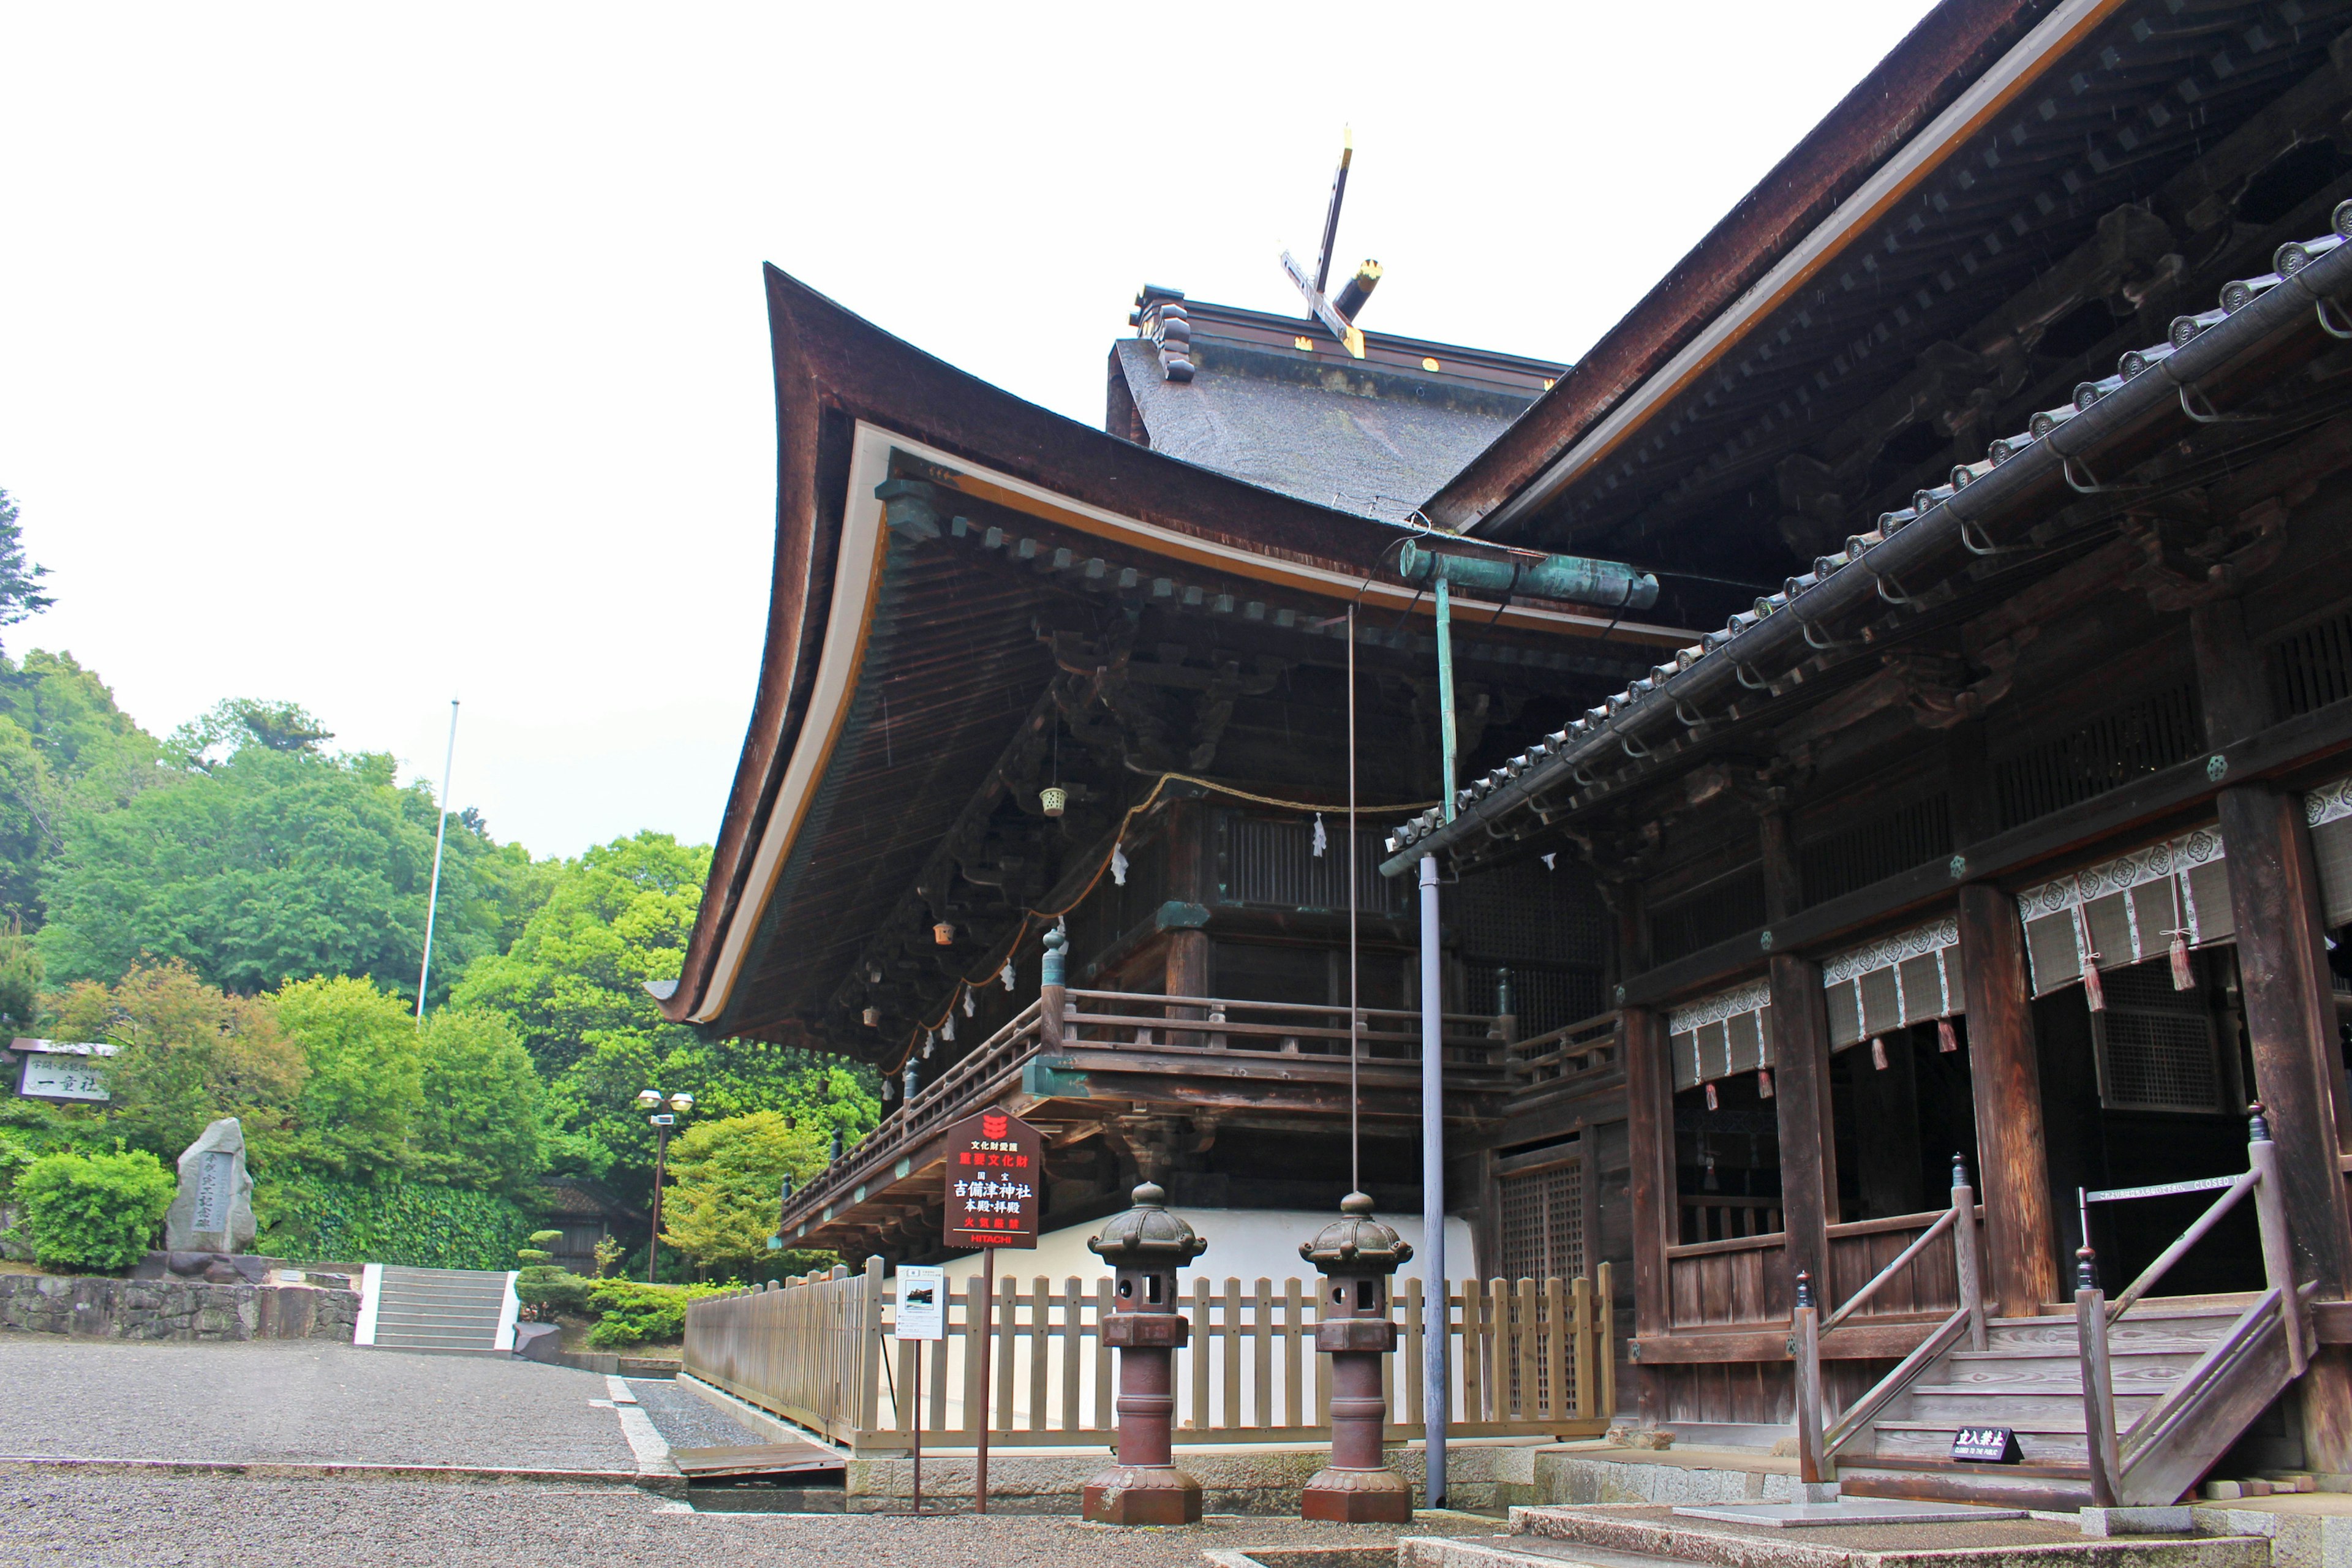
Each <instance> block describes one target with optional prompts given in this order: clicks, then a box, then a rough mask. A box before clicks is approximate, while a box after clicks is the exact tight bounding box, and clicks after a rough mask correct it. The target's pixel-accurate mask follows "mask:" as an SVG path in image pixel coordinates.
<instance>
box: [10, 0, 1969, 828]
mask: <svg viewBox="0 0 2352 1568" xmlns="http://www.w3.org/2000/svg"><path fill="white" fill-rule="evenodd" d="M1278 9H1279V8H1278V7H1277V8H1276V9H1269V8H1267V7H1266V6H1265V5H1245V6H1244V5H1185V6H1180V7H1173V8H1171V7H1167V6H1137V7H1114V6H1109V5H1089V6H1070V7H1047V6H1042V5H1012V6H1005V5H995V6H977V5H961V6H945V5H936V6H935V5H908V4H900V5H888V6H884V5H872V4H868V5H858V6H850V5H843V6H826V7H822V8H819V7H814V6H800V5H759V6H751V5H744V6H724V5H690V6H689V5H670V6H639V7H627V8H622V7H614V6H599V5H561V6H558V5H536V6H534V5H479V4H476V5H464V6H446V5H401V6H396V7H395V6H374V7H359V6H321V5H300V6H295V5H282V6H272V5H205V6H184V5H168V6H166V5H151V6H140V5H102V6H101V5H37V4H30V3H20V4H16V5H6V6H5V7H0V59H5V60H6V61H7V63H8V67H7V73H6V74H7V85H6V88H5V91H0V488H5V489H8V490H9V491H11V492H12V493H13V494H15V496H16V498H17V500H19V502H20V503H21V504H22V506H23V509H24V523H25V528H26V537H27V539H28V542H29V543H30V545H31V548H32V552H33V554H34V558H35V559H36V560H37V561H40V562H42V563H46V564H47V565H48V566H49V567H50V568H51V570H52V576H51V579H50V585H51V587H52V588H53V589H54V590H55V591H56V593H57V595H58V599H59V601H60V603H59V605H58V608H56V609H55V610H53V611H51V612H49V613H48V614H47V616H43V617H41V618H39V619H38V620H36V621H34V622H32V623H30V624H28V625H26V626H17V627H15V628H12V629H10V630H9V631H8V632H7V633H5V634H0V635H5V643H6V647H8V649H9V651H10V652H11V653H20V652H22V651H23V650H24V649H26V648H28V647H52V648H57V647H63V648H68V649H70V650H71V651H72V652H73V653H74V654H75V655H77V656H78V657H79V658H81V659H82V660H83V661H84V662H85V663H87V664H89V665H91V666H92V667H94V668H97V669H98V670H99V671H100V673H101V674H102V675H103V676H104V677H105V678H106V679H108V680H109V681H110V683H111V684H112V685H113V687H114V689H115V692H116V695H117V697H118V699H119V700H121V702H122V704H123V705H124V706H125V707H126V708H127V709H129V710H130V711H131V713H132V714H133V715H135V716H136V717H137V718H138V719H139V720H140V721H141V722H142V723H144V724H145V725H146V726H147V727H148V728H150V729H151V730H154V731H158V732H162V731H166V730H169V729H170V728H171V727H172V726H173V725H175V724H177V723H179V722H181V721H184V720H185V719H187V718H188V717H190V716H191V715H193V714H194V713H196V712H198V711H200V710H203V709H205V708H206V707H208V706H210V705H211V704H212V703H213V702H214V701H215V700H218V699H220V698H223V697H227V696H249V697H259V698H268V699H285V700H294V701H298V702H300V703H302V704H303V705H304V706H306V707H308V708H310V709H311V710H313V711H315V712H317V713H319V714H320V715H321V716H322V717H323V718H324V719H325V720H326V721H328V724H329V727H330V728H331V729H333V730H334V731H336V732H337V735H338V742H337V743H338V744H341V745H343V746H348V747H352V748H355V749H367V750H382V751H391V752H395V753H397V754H398V755H399V756H400V757H401V758H402V759H403V761H404V763H405V764H407V766H408V767H409V768H410V769H411V770H412V771H417V770H421V771H422V772H424V773H426V774H427V775H432V774H436V773H437V772H438V769H439V766H440V761H441V747H442V740H443V731H444V726H445V725H446V721H447V716H448V700H449V699H450V697H451V696H453V695H454V696H457V697H461V698H462V699H464V700H465V704H466V707H465V719H464V724H463V727H462V729H461V730H460V731H459V736H458V750H457V783H456V787H455V789H454V790H453V792H452V795H453V798H454V799H455V800H456V801H457V803H458V804H460V805H468V804H470V805H478V806H480V807H481V808H482V809H483V810H484V811H485V812H486V813H487V814H488V818H489V822H490V826H491V830H492V832H493V833H495V834H497V835H498V836H499V837H501V838H520V839H521V840H522V841H523V842H524V843H525V844H527V845H529V846H530V848H531V850H532V851H533V852H534V853H535V854H547V853H551V852H554V853H564V854H573V853H577V852H578V851H579V850H580V849H581V848H583V847H585V846H587V845H588V844H591V843H593V842H597V841H601V840H604V839H607V838H611V837H616V836H618V835H621V834H625V833H629V832H634V831H635V830H636V829H637V828H639V827H642V826H653V827H658V828H663V829H666V830H667V831H670V832H673V833H676V834H677V835H679V836H680V837H685V838H688V839H693V840H708V839H709V838H710V837H712V836H713V835H714V834H715V833H716V831H717V827H718V821H719V810H720V807H721V805H722V804H723V802H724V800H725V796H726V791H727V787H728V784H729V781H730V778H731V776H732V773H733V769H734V763H735V758H736V754H737V752H738V750H739V748H740V745H741V743H742V737H743V728H744V723H745V721H746V719H747V717H748V715H749V712H750V708H751V692H752V687H753V683H754V679H755V677H756V674H757V668H756V667H757V662H758V658H759V652H760V646H761V635H762V631H763V627H764V622H765V616H766V609H767V605H766V582H767V574H768V563H769V554H770V549H771V543H772V532H773V527H774V484H775V479H774V474H775V469H774V462H775V457H774V429H775V426H774V407H773V405H774V398H773V392H772V382H771V379H770V374H769V361H768V339H767V326H766V319H765V308H764V302H763V300H762V298H761V288H760V275H759V267H760V263H761V262H762V261H773V262H774V263H775V264H776V265H778V266H779V267H781V268H783V269H784V270H786V271H788V272H791V273H793V274H795V275H796V276H798V277H800V278H801V279H804V280H805V281H807V282H808V283H810V284H811V285H813V286H814V287H815V288H817V289H821V290H823V291H824V292H825V293H826V294H828V295H830V296H831V297H833V298H834V299H835V300H840V301H842V302H843V303H844V304H845V305H847V306H849V307H850V308H851V309H853V310H857V311H858V312H860V313H861V314H863V315H865V316H866V317H867V318H869V319H870V320H872V321H877V322H878V323H879V324H880V325H882V326H883V327H885V328H887V329H888V330H889V331H893V332H895V333H897V334H898V335H899V336H901V337H904V338H907V339H908V340H909V341H911V342H915V343H916V344H918V345H919V346H920V347H922V348H925V349H927V350H929V351H930V352H931V353H937V354H939V355H940V356H942V357H943V358H945V359H947V360H950V361H951V362H952V363H956V364H958V365H961V366H962V367H964V368H965V369H968V370H971V371H973V372H976V373H978V374H981V375H982V376H985V377H987V378H988V379H990V380H992V381H994V382H997V383H998V384H1002V385H1004V386H1006V387H1009V388H1011V389H1012V390H1013V391H1014V392H1017V393H1019V394H1021V395H1024V396H1026V397H1029V398H1032V399H1034V400H1035V401H1036V402H1039V403H1042V404H1044V405H1046V406H1048V407H1051V408H1054V409H1056V410H1059V411H1060V412H1062V413H1065V414H1067V415H1069V416H1072V417H1075V418H1078V419H1082V420H1086V421H1087V422H1088V423H1091V424H1099V422H1100V420H1101V416H1102V396H1103V393H1102V388H1103V377H1104V355H1105V353H1106V352H1107V350H1108V343H1109V340H1110V339H1111V338H1112V337H1113V336H1114V335H1116V334H1118V333H1119V332H1122V331H1125V330H1126V328H1125V324H1124V323H1125V320H1126V312H1127V310H1128V307H1129V303H1130V301H1131V300H1132V298H1133V296H1134V293H1135V290H1136V289H1137V287H1138V286H1139V285H1140V284H1142V283H1144V282H1145V281H1147V280H1148V281H1150V282H1155V283H1163V284H1166V285H1169V286H1171V287H1174V288H1180V289H1185V290H1186V291H1188V292H1189V293H1191V294H1192V296H1194V297H1195V298H1199V299H1206V300H1219V301H1223V302H1226V303H1231V304H1238V305H1247V306H1255V307H1257V308H1259V309H1264V310H1293V309H1296V308H1297V296H1296V294H1295V293H1294V292H1293V291H1292V290H1291V289H1290V286H1289V284H1288V283H1287V281H1286V279H1285V278H1284V277H1283V275H1282V273H1281V270H1280V268H1279V267H1278V265H1277V263H1276V253H1277V252H1278V251H1279V249H1280V248H1281V247H1283V246H1285V245H1287V246H1289V247H1291V248H1292V249H1294V250H1296V251H1297V252H1298V253H1299V254H1300V255H1301V256H1302V257H1311V256H1312V254H1313V252H1314V248H1315V246H1316V243H1317V240H1318V237H1319V229H1320V225H1321V220H1322V216H1323V205H1324V200H1325V196H1326V194H1327V191H1328V181H1329V177H1330V172H1331V166H1332V163H1333V162H1334V160H1335V157H1336V154H1337V152H1338V146H1339V131H1340V127H1341V125H1342V123H1343V122H1347V123H1352V125H1353V127H1354V130H1355V138H1356V148H1357V157H1356V165H1355V170H1354V173H1353V174H1352V176H1351V181H1350V185H1349V200H1348V207H1347V212H1346V216H1345V218H1344V220H1343V221H1342V223H1341V226H1340V235H1339V252H1340V258H1341V264H1342V265H1341V268H1340V269H1341V270H1344V268H1345V265H1346V264H1348V263H1352V262H1353V261H1354V260H1356V259H1358V258H1361V257H1364V256H1367V255H1369V256H1376V257H1378V258H1380V259H1381V261H1382V263H1383V264H1385V266H1386V267H1387V268H1388V276H1387V278H1386V279H1385V280H1384V281H1383V282H1382V283H1381V289H1380V293H1379V295H1378V296H1377V298H1376V299H1375V300H1374V302H1373V303H1372V305H1371V306H1370V307H1369V308H1368V310H1367V311H1366V314H1365V318H1364V319H1365V324H1366V325H1367V326H1369V327H1371V328H1373V329H1375V330H1385V331H1398V332H1406V333H1411V334H1413V335H1415V336H1420V337H1427V338H1435V339H1440V340H1443V341H1447V342H1462V343H1466V344H1471V345H1475V346H1479V347H1486V348H1495V349H1506V350H1512V351H1517V352H1519V353H1531V354H1540V355H1548V356H1552V357H1557V358H1560V359H1572V358H1573V357H1575V356H1576V355H1577V354H1579V353H1581V352H1582V351H1583V350H1584V348H1585V347H1586V346H1587V345H1588V344H1589V343H1591V342H1592V341H1593V339H1595V338H1596V337H1598V336H1599V335H1600V334H1601V331H1604V330H1605V329H1606V328H1607V327H1608V325H1609V324H1610V323H1611V322H1612V321H1614V320H1616V318H1617V317H1618V316H1619V315H1621V314H1622V312H1623V311H1624V310H1626V309H1627V308H1629V307H1630V306H1631V305H1632V304H1633V301H1634V300H1637V299H1639V298H1640V296H1641V294H1642V293H1643V291H1644V290H1645V289H1647V288H1648V286H1649V285H1650V284H1651V283H1652V282H1653V281H1654V280H1655V279H1657V278H1658V277H1659V276H1660V275H1661V274H1662V273H1663V272H1664V269H1665V268H1666V267H1667V266H1669V265H1670V264H1671V263H1672V262H1673V261H1674V260H1675V258H1678V257H1679V256H1680V255H1681V254H1682V253H1683V252H1684V251H1685V249H1687V248H1688V247H1689V246H1690V245H1691V244H1692V243H1693V242H1694V241H1696V239H1697V238H1698V237H1699V236H1700V235H1702V234H1703V233H1704V232H1705V231H1706V228H1707V227H1708V226H1710V225H1711V224H1712V223H1713V222H1714V221H1715V219H1716V218H1717V217H1718V216H1721V215H1722V213H1723V212H1724V211H1725V210H1727V208H1728V207H1729V205H1731V204H1732V202H1734V201H1735V200H1736V199H1737V198H1738V196H1739V195H1741V194H1742V193H1744V192H1745V191H1746V190H1747V189H1748V187H1749V186H1750V185H1751V184H1753V183H1754V182H1755V180H1756V179H1757V178H1758V177H1759V176H1760V175H1761V174H1763V172H1764V171H1765V170H1766V169H1768V168H1769V166H1770V165H1771V163H1772V162H1773V161H1774V160H1775V159H1776V158H1778V157H1779V156H1780V154H1781V153H1783V152H1785V151H1786V150H1787V149H1788V147H1789V146H1790V145H1791V144H1792V143H1793V142H1795V141H1796V139H1797V138H1798V137H1799V136H1801V134H1803V132H1805V131H1806V130H1807V129H1808V128H1809V127H1810V126H1811V124H1812V123H1813V122H1814V121H1817V120H1818V119H1819V118H1820V116H1821V115H1822V113H1823V112H1825V111H1826V110H1828V108H1829V107H1830V106H1831V105H1832V104H1833V103H1834V102H1835V101H1836V100H1837V99H1838V98H1839V97H1840V96H1841V95H1842V94H1843V92H1844V91H1845V90H1846V89H1847V88H1849V87H1850V86H1851V85H1852V84H1853V82H1854V81H1855V80H1857V79H1859V78H1860V77H1861V76H1862V75H1863V74H1864V72H1865V71H1866V70H1867V69H1868V68H1870V66H1871V65H1872V64H1873V63H1874V62H1875V61H1876V60H1877V59H1878V58H1880V57H1881V56H1883V55H1884V54H1885V52H1886V50H1887V49H1888V48H1890V47H1893V46H1894V44H1895V42H1896V41H1897V40H1898V39H1899V38H1900V37H1901V36H1902V35H1903V33H1904V32H1905V31H1906V30H1907V29H1908V28H1909V26H1911V25H1912V23H1913V22H1914V21H1915V20H1916V18H1917V17H1918V16H1921V15H1923V14H1924V13H1925V12H1926V10H1927V5H1925V4H1924V0H1780V3H1776V4H1771V5H1757V4H1754V3H1753V0H1717V3H1708V0H1696V3H1685V4H1683V5H1675V6H1674V7H1671V8H1667V7H1663V6H1654V5H1594V4H1586V3H1579V0H1570V3H1554V4H1549V5H1529V6H1525V7H1519V6H1505V5H1467V6H1454V5H1446V6H1430V5H1411V6H1399V7H1395V8H1393V9H1391V8H1389V7H1385V6H1382V5H1370V4H1366V5H1349V6H1339V7H1338V8H1336V9H1335V8H1333V7H1329V6H1317V7H1313V8H1311V9H1309V8H1307V7H1300V8H1298V9H1297V10H1294V11H1290V12H1288V13H1286V15H1287V16H1288V17H1289V20H1287V21H1284V20H1283V17H1282V16H1277V15H1276V10H1278ZM1276 24H1280V25H1278V26H1277V25H1276Z"/></svg>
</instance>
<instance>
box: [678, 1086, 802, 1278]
mask: <svg viewBox="0 0 2352 1568" xmlns="http://www.w3.org/2000/svg"><path fill="white" fill-rule="evenodd" d="M831 1138H832V1130H831V1128H830V1127H825V1126H821V1125H820V1124H818V1123H816V1122H814V1121H809V1122H804V1123H801V1124H798V1125H795V1124H794V1123H793V1122H791V1121H786V1120H785V1119H784V1118H783V1117H782V1116H780V1115H778V1114H777V1113H776V1112H775V1111H772V1110H755V1111H753V1112H751V1114H750V1115H748V1116H730V1117H727V1118H725V1119H724V1120H722V1121H704V1122H699V1123H698V1124H696V1125H695V1126H692V1127H689V1128H688V1129H687V1131H686V1132H685V1134H684V1136H682V1137H680V1138H679V1139H678V1140H677V1142H675V1143H673V1144H672V1145H671V1146H670V1155H669V1166H670V1169H671V1171H673V1172H674V1173H676V1174H677V1184H675V1185H673V1186H672V1187H670V1189H669V1190H668V1191H667V1192H666V1193H664V1194H662V1241H663V1243H664V1244H665V1245H667V1246H670V1247H676V1248H677V1250H678V1251H680V1252H682V1253H684V1254H686V1256H687V1257H688V1258H693V1259H694V1261H695V1262H696V1263H697V1264H698V1265H699V1266H701V1267H702V1268H705V1269H706V1270H709V1271H711V1272H713V1273H718V1274H720V1275H722V1276H724V1275H729V1274H733V1275H740V1276H743V1277H749V1276H750V1275H751V1272H752V1271H753V1270H754V1269H755V1268H759V1267H761V1266H763V1265H765V1264H766V1263H767V1261H768V1259H769V1257H770V1253H769V1250H768V1237H771V1236H772V1235H774V1234H775V1230H776V1209H777V1204H778V1200H779V1197H780V1195H781V1189H782V1181H783V1178H784V1177H786V1176H790V1177H792V1178H793V1182H794V1183H796V1184H797V1183H799V1182H803V1181H805V1180H807V1179H808V1178H809V1177H811V1176H813V1175H814V1174H816V1173H818V1172H819V1171H822V1170H824V1165H825V1157H826V1152H827V1151H826V1145H827V1144H828V1143H829V1142H831Z"/></svg>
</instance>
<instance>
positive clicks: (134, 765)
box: [0, 648, 176, 978]
mask: <svg viewBox="0 0 2352 1568" xmlns="http://www.w3.org/2000/svg"><path fill="white" fill-rule="evenodd" d="M162 754H163V753H162V748H161V747H159V746H158V745H157V744H156V742H155V740H154V738H153V737H152V736H151V735H149V734H147V733H146V732H145V731H142V730H141V729H140V728H139V726H138V725H136V724H134V723H132V722H131V718H130V716H129V715H128V714H126V713H124V712H123V711H122V710H121V709H120V708H118V707H116V706H115V703H114V694H113V693H112V692H110V691H109V690H108V689H106V686H105V684H104V683H103V682H101V681H100V679H98V677H97V676H96V675H94V674H92V673H91V672H89V670H86V669H84V668H81V666H79V664H77V663H75V662H74V659H73V656H72V655H70V654H52V653H46V652H43V651H42V650H40V649H38V648H36V649H34V650H33V651H32V652H31V653H29V654H26V656H25V661H24V663H23V664H22V665H21V666H19V665H17V664H16V663H14V662H12V661H10V660H9V659H7V658H5V657H0V917H6V918H10V919H16V920H21V921H24V922H25V924H26V926H27V927H37V926H38V925H39V924H40V923H41V918H42V912H43V905H42V901H41V895H40V879H41V873H42V870H43V868H44V867H45V866H46V864H47V861H48V860H49V859H50V858H51V857H53V856H55V855H56V854H57V853H58V851H59V850H60V849H61V848H63V847H64V842H65V831H66V826H67V824H68V822H69V821H70V820H72V819H73V818H74V817H76V816H80V815H89V814H95V813H100V812H106V811H111V810H113V809H115V808H116V807H118V806H120V805H123V804H124V803H125V802H127V801H129V800H130V799H131V797H132V796H133V795H137V794H139V793H140V792H141V791H142V790H143V789H146V788H148V787H150V786H152V785H153V784H162V783H165V782H168V781H169V780H170V779H172V778H173V777H175V776H176V775H175V774H173V773H172V772H170V771H169V770H167V769H166V768H164V767H163V765H162V761H161V759H162ZM106 978H112V976H107V977H106Z"/></svg>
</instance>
